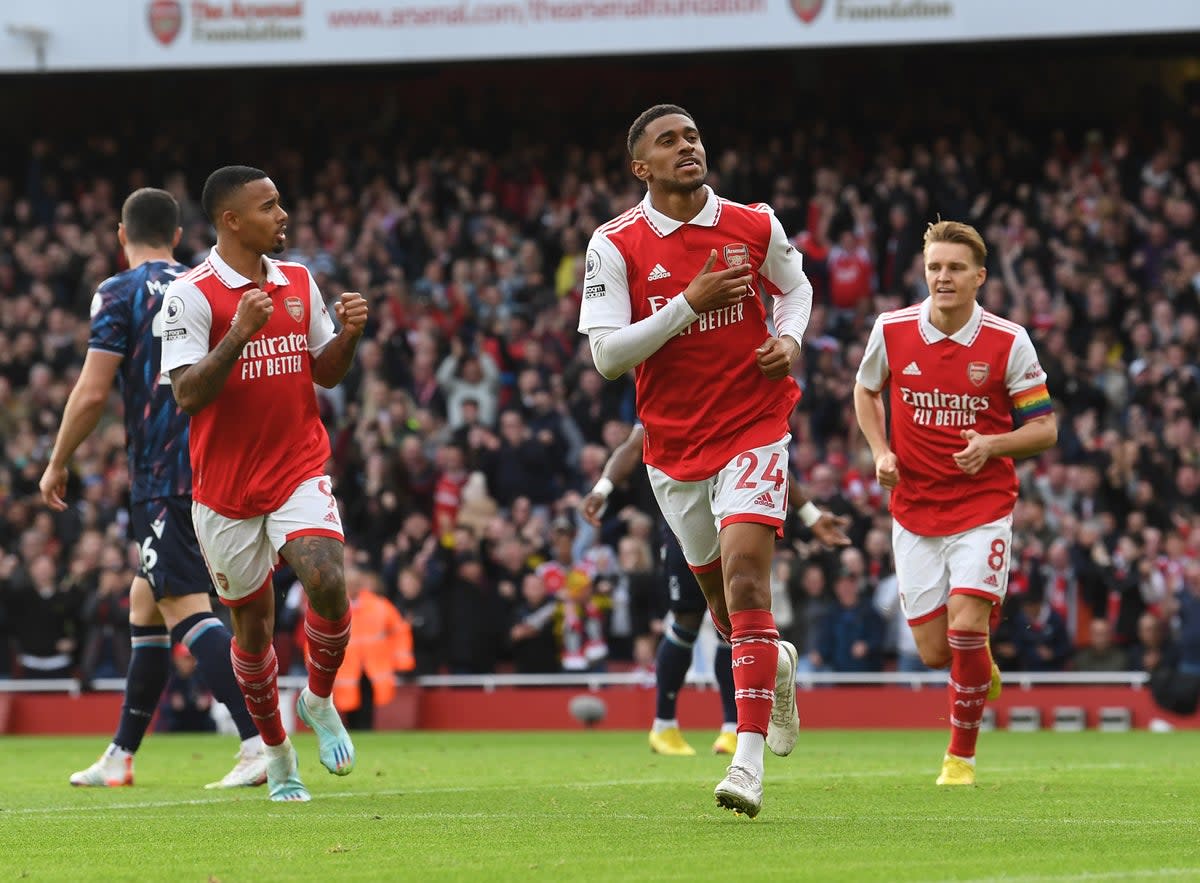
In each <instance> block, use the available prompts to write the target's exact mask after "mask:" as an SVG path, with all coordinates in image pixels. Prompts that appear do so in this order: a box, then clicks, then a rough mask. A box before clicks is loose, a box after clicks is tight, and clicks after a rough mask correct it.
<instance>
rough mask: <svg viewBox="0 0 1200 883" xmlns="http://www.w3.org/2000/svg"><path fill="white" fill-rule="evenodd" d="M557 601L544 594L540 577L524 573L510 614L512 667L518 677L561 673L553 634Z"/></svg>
mask: <svg viewBox="0 0 1200 883" xmlns="http://www.w3.org/2000/svg"><path fill="white" fill-rule="evenodd" d="M557 614H558V601H557V600H556V599H554V598H552V597H551V596H550V595H548V594H547V593H546V586H545V585H544V584H543V583H542V578H541V577H540V576H538V575H537V574H536V573H527V574H525V578H524V580H522V582H521V601H520V603H518V604H517V607H516V610H515V611H514V613H513V624H512V628H511V629H509V633H508V637H509V640H510V641H511V642H512V656H513V664H514V667H515V668H516V671H517V673H518V674H551V673H553V672H558V671H562V666H561V664H560V662H559V653H560V651H559V646H558V636H557V635H556V634H555V625H556V622H557Z"/></svg>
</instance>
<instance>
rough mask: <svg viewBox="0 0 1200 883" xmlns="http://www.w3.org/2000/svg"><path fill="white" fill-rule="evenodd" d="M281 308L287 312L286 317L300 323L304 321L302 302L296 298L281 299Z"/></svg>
mask: <svg viewBox="0 0 1200 883" xmlns="http://www.w3.org/2000/svg"><path fill="white" fill-rule="evenodd" d="M283 306H284V308H285V309H286V310H287V311H288V315H289V316H291V317H292V318H293V319H295V320H296V321H297V322H300V321H302V320H303V319H304V301H302V300H300V298H298V297H286V298H284V299H283Z"/></svg>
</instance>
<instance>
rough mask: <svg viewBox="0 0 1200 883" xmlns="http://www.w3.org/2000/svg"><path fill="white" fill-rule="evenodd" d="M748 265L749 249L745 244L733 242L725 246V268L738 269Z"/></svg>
mask: <svg viewBox="0 0 1200 883" xmlns="http://www.w3.org/2000/svg"><path fill="white" fill-rule="evenodd" d="M748 263H750V249H749V248H748V247H747V246H746V244H745V243H742V242H735V243H733V244H732V245H727V246H725V265H726V266H727V267H740V266H742V265H743V264H748Z"/></svg>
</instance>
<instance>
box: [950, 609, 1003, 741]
mask: <svg viewBox="0 0 1200 883" xmlns="http://www.w3.org/2000/svg"><path fill="white" fill-rule="evenodd" d="M946 634H947V637H948V638H949V639H950V686H949V691H950V748H949V749H948V750H949V752H950V753H951V754H953V755H954V756H955V757H974V756H975V740H976V739H978V738H979V722H980V721H981V720H982V719H983V707H984V705H985V704H986V703H987V691H988V686H989V684H990V682H991V678H992V660H991V657H990V656H989V655H988V649H987V640H988V636H987V635H986V634H984V633H983V632H967V631H960V630H958V629H950V630H949V631H948V632H947V633H946Z"/></svg>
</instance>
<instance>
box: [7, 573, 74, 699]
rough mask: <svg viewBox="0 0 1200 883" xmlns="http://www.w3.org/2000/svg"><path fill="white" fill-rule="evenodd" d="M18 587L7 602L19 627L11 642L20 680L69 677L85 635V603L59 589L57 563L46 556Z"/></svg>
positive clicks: (62, 588) (13, 590)
mask: <svg viewBox="0 0 1200 883" xmlns="http://www.w3.org/2000/svg"><path fill="white" fill-rule="evenodd" d="M15 583H16V584H15V585H14V587H13V589H12V590H11V593H10V595H9V597H8V598H7V599H6V600H7V602H8V603H7V607H8V616H9V619H10V621H11V622H12V623H15V624H19V626H18V627H17V628H16V629H15V630H14V633H13V635H12V638H13V641H14V643H15V645H16V653H17V662H18V664H19V665H20V673H21V677H24V678H66V677H70V676H71V675H72V674H73V673H74V670H75V656H76V652H77V651H78V650H79V636H80V633H81V631H82V625H81V623H80V615H81V612H82V599H81V598H80V597H79V595H78V594H77V593H76V592H75V591H73V590H72V589H69V588H65V587H60V586H59V583H58V573H57V572H56V569H55V566H54V559H53V558H51V557H50V555H49V554H46V553H44V552H43V553H40V554H38V555H36V556H35V557H34V558H33V561H32V562H31V563H30V565H29V571H28V575H27V577H26V578H25V579H24V580H17V581H15Z"/></svg>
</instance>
